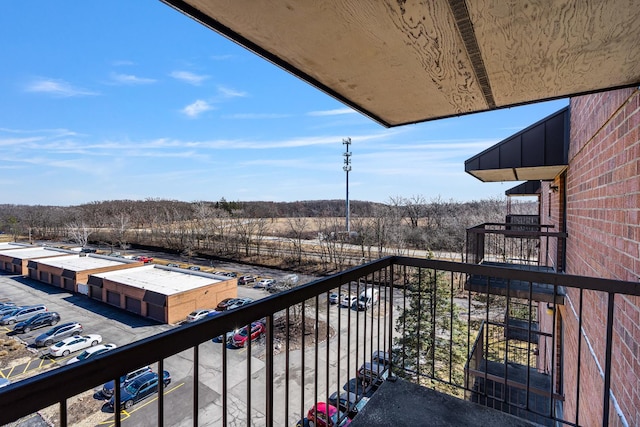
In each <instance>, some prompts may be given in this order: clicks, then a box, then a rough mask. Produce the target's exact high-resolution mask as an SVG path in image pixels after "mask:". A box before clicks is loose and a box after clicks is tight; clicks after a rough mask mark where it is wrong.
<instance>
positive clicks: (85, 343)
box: [49, 334, 102, 357]
mask: <svg viewBox="0 0 640 427" xmlns="http://www.w3.org/2000/svg"><path fill="white" fill-rule="evenodd" d="M101 342H102V337H101V336H100V335H97V334H89V335H74V336H72V337H69V338H65V339H63V340H62V341H60V342H58V343H55V344H54V345H52V346H51V347H49V354H50V355H52V356H55V357H60V356H68V355H69V354H70V353H73V352H74V351H78V350H84V349H85V348H87V347H93V346H94V345H98V344H100V343H101Z"/></svg>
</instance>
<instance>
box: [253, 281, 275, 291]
mask: <svg viewBox="0 0 640 427" xmlns="http://www.w3.org/2000/svg"><path fill="white" fill-rule="evenodd" d="M275 284H276V281H275V280H274V279H262V280H260V281H259V282H256V284H255V285H253V287H254V288H265V289H266V288H270V287H271V286H273V285H275Z"/></svg>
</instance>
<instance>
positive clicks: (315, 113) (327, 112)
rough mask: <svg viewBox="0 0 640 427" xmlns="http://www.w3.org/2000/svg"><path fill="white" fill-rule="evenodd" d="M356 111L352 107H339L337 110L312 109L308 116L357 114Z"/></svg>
mask: <svg viewBox="0 0 640 427" xmlns="http://www.w3.org/2000/svg"><path fill="white" fill-rule="evenodd" d="M355 113H356V111H355V110H352V109H351V108H337V109H335V110H325V111H310V112H308V113H307V115H308V116H315V117H317V116H338V115H342V114H355Z"/></svg>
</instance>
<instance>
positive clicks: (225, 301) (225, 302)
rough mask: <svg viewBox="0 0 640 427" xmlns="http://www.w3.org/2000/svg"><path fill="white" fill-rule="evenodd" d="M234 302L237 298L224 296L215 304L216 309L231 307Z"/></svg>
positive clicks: (222, 309) (221, 309)
mask: <svg viewBox="0 0 640 427" xmlns="http://www.w3.org/2000/svg"><path fill="white" fill-rule="evenodd" d="M236 302H238V298H225V299H223V300H222V301H220V302H219V303H218V305H217V306H216V311H225V310H229V307H231V306H232V305H233V304H235V303H236Z"/></svg>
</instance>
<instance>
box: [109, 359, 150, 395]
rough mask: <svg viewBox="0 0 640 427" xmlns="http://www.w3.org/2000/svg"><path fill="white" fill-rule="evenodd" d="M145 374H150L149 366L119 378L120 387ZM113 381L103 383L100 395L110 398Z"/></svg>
mask: <svg viewBox="0 0 640 427" xmlns="http://www.w3.org/2000/svg"><path fill="white" fill-rule="evenodd" d="M147 372H151V366H144V367H142V368H138V369H136V370H135V371H131V372H129V373H127V374H126V375H123V376H121V377H120V381H119V384H120V387H122V386H126V385H127V384H129V383H130V382H132V381H133V380H135V379H136V378H138V377H140V376H141V375H144V374H146V373H147ZM113 390H114V389H113V380H111V381H109V382H107V383H105V384H104V385H103V386H102V394H103V395H104V396H105V397H106V398H107V399H108V398H110V397H111V396H113Z"/></svg>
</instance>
